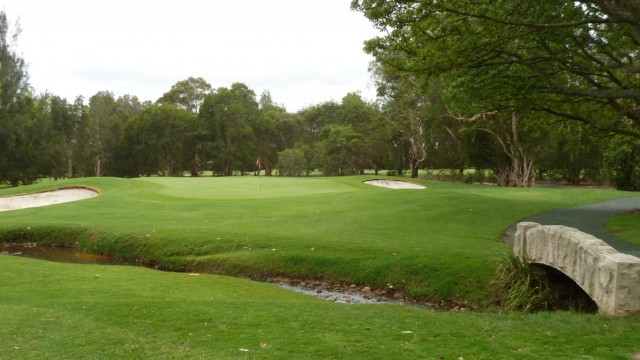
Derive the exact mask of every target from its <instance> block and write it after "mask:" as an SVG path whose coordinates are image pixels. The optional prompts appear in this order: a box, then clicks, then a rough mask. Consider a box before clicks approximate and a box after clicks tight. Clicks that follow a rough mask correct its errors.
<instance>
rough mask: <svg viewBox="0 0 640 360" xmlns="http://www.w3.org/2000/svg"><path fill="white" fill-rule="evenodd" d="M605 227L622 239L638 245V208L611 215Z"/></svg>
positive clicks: (639, 237)
mask: <svg viewBox="0 0 640 360" xmlns="http://www.w3.org/2000/svg"><path fill="white" fill-rule="evenodd" d="M607 229H609V231H611V232H612V233H614V234H615V235H616V236H617V237H618V238H620V239H622V240H624V241H627V242H629V243H632V244H636V245H640V209H635V210H633V211H630V212H628V213H626V214H620V215H617V216H614V217H612V218H611V219H610V220H609V223H608V224H607Z"/></svg>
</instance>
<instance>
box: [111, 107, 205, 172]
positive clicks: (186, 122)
mask: <svg viewBox="0 0 640 360" xmlns="http://www.w3.org/2000/svg"><path fill="white" fill-rule="evenodd" d="M196 121H197V118H196V116H195V115H194V114H192V113H190V112H188V111H186V110H184V109H178V108H176V107H175V106H173V105H171V104H162V105H155V106H150V107H147V108H145V109H144V110H142V111H141V112H140V113H138V114H137V115H136V116H134V117H132V118H131V119H130V120H129V121H128V122H127V124H126V126H125V128H124V132H123V135H122V141H121V152H122V156H121V158H122V159H123V160H122V162H123V163H122V164H121V168H122V169H121V171H122V173H123V174H124V175H127V176H132V177H136V176H140V175H156V174H159V175H164V176H176V175H180V174H181V173H182V172H183V171H185V170H190V164H188V163H187V162H186V161H185V160H186V159H190V156H186V155H185V152H188V151H189V150H188V149H187V148H185V144H190V143H191V141H190V139H189V138H188V137H189V136H190V135H191V134H193V133H194V131H193V129H195V127H196ZM124 159H126V160H124Z"/></svg>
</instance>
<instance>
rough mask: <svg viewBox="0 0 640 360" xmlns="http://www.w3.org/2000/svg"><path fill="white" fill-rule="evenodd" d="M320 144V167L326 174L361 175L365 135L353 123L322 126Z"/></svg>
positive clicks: (363, 165)
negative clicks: (356, 129)
mask: <svg viewBox="0 0 640 360" xmlns="http://www.w3.org/2000/svg"><path fill="white" fill-rule="evenodd" d="M320 139H321V141H320V143H319V144H318V152H319V153H318V155H319V160H320V161H319V162H320V167H321V168H322V172H323V173H324V174H325V175H328V176H332V175H360V174H361V173H362V172H363V170H364V168H365V166H366V164H365V158H366V157H365V156H364V154H365V149H366V147H365V142H364V135H362V134H360V133H358V132H357V131H355V130H354V129H353V127H352V126H351V125H347V126H345V125H335V124H330V125H327V126H325V127H324V128H322V131H321V134H320Z"/></svg>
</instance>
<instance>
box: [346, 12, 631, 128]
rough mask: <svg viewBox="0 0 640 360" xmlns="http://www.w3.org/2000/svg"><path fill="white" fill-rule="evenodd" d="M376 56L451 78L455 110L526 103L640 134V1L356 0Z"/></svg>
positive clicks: (419, 73)
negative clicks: (370, 27) (371, 28)
mask: <svg viewBox="0 0 640 360" xmlns="http://www.w3.org/2000/svg"><path fill="white" fill-rule="evenodd" d="M352 8H353V9H356V10H359V11H362V12H363V13H364V15H365V16H366V17H367V18H369V19H370V20H371V21H372V22H373V24H374V25H375V26H376V27H378V28H379V29H381V30H383V31H386V35H385V36H381V37H377V38H375V39H371V40H369V41H368V42H367V43H366V51H367V52H369V53H371V54H372V55H374V57H375V59H376V61H378V62H380V63H382V64H385V65H388V66H391V67H394V68H397V69H399V70H402V71H406V72H410V73H413V74H415V76H416V77H418V78H419V79H421V80H422V81H423V83H425V82H426V81H427V80H428V79H430V78H432V77H434V76H436V77H440V78H442V79H444V80H446V81H447V83H448V84H450V91H448V92H447V94H446V97H447V100H448V103H449V104H450V105H451V107H452V111H454V112H456V113H459V114H463V115H464V116H472V115H474V114H476V113H478V112H481V111H492V110H501V109H510V108H514V107H518V108H520V109H522V108H526V109H528V110H531V111H537V112H544V113H546V114H551V115H553V116H557V117H561V118H564V119H570V120H573V121H579V122H582V123H585V124H588V125H590V126H592V127H595V128H598V129H600V130H601V131H605V132H613V133H618V134H623V135H626V136H632V137H636V138H638V137H640V4H638V2H637V1H617V0H593V1H558V0H540V1H530V2H522V1H509V0H497V1H494V0H491V1H489V0H480V1H477V0H462V1H460V0H428V1H418V0H416V1H405V0H402V1H400V0H391V1H387V0H384V1H382V0H353V1H352Z"/></svg>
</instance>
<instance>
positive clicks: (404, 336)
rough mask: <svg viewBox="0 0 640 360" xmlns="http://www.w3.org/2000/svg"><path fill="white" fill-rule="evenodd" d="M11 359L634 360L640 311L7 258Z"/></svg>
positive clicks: (1, 263) (4, 325) (3, 263)
mask: <svg viewBox="0 0 640 360" xmlns="http://www.w3.org/2000/svg"><path fill="white" fill-rule="evenodd" d="M0 273H1V274H2V276H3V280H4V281H2V282H0V293H1V294H2V298H1V301H0V317H1V318H2V322H0V358H2V359H45V358H46V359H114V358H120V359H254V358H255V359H330V358H336V359H347V358H349V359H352V358H353V359H400V358H403V359H424V358H427V359H438V358H444V359H459V358H464V359H480V358H493V359H513V358H520V359H524V358H545V359H549V358H562V359H577V358H587V359H616V358H617V359H625V358H629V354H631V353H633V352H638V351H640V344H639V343H638V341H637V339H638V335H637V334H638V332H639V331H640V321H638V319H616V318H610V317H606V316H598V315H584V314H574V313H555V314H553V313H546V314H545V313H542V314H534V315H507V314H493V313H446V312H433V311H427V310H423V309H416V308H410V307H406V306H398V305H346V304H338V303H331V302H326V301H323V300H318V299H315V298H311V297H308V296H305V295H300V294H296V293H292V292H289V291H286V290H284V289H280V288H277V287H275V286H272V285H269V284H263V283H257V282H251V281H247V280H242V279H235V278H228V277H220V276H214V275H201V276H192V275H189V274H186V273H163V272H158V271H154V270H150V269H146V268H140V267H126V266H99V265H73V264H59V263H51V262H46V261H39V260H31V259H23V258H17V257H2V258H0Z"/></svg>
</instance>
